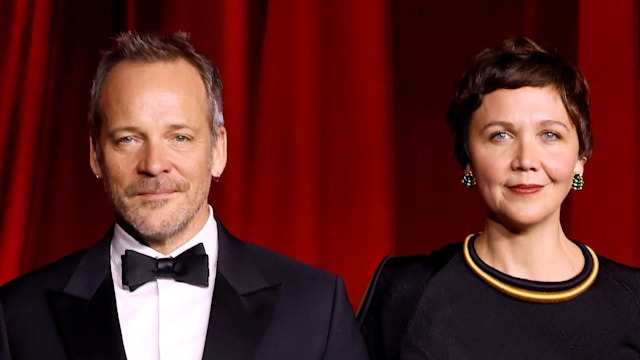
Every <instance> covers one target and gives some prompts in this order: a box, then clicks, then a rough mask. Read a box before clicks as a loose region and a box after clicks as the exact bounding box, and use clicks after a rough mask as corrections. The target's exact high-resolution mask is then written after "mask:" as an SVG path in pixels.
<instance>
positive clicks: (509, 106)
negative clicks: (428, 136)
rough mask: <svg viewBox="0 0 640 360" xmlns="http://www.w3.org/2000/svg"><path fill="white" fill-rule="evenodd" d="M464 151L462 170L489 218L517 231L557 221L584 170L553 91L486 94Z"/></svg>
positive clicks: (572, 131) (529, 89)
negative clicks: (464, 168)
mask: <svg viewBox="0 0 640 360" xmlns="http://www.w3.org/2000/svg"><path fill="white" fill-rule="evenodd" d="M468 151H469V158H470V164H469V165H467V170H471V171H473V175H474V176H475V178H476V181H477V185H478V189H479V190H480V193H481V195H482V198H483V199H484V201H485V203H486V205H487V208H488V215H489V217H490V218H492V219H493V220H495V221H497V222H499V223H501V224H503V225H505V226H507V227H509V228H514V227H515V228H516V229H522V228H525V227H528V226H531V225H535V224H539V223H542V222H544V221H548V220H551V221H559V217H560V205H561V204H562V201H563V200H564V198H565V197H566V196H567V194H568V192H569V190H570V188H571V181H572V177H573V174H574V173H575V172H578V173H580V174H582V172H583V166H584V160H582V159H580V157H579V155H578V152H579V143H578V135H577V132H576V129H575V127H574V126H573V123H572V122H571V119H570V118H569V115H568V114H567V111H566V110H565V108H564V105H563V104H562V101H561V99H560V96H559V94H558V92H557V91H556V90H555V89H554V88H552V87H543V88H535V87H523V88H519V89H514V90H507V89H501V90H496V91H494V92H492V93H489V94H487V95H486V96H485V97H484V100H483V102H482V105H481V106H480V108H478V110H476V112H475V113H474V114H473V116H472V118H471V124H470V126H469V141H468ZM554 219H555V220H554Z"/></svg>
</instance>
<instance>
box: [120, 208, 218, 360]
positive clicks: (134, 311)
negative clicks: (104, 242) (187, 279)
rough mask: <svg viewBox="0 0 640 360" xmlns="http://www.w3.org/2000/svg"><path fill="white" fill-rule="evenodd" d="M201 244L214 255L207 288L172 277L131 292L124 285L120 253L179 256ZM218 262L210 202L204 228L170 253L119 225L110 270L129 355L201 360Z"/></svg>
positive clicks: (132, 359) (132, 358)
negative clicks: (150, 244) (153, 245)
mask: <svg viewBox="0 0 640 360" xmlns="http://www.w3.org/2000/svg"><path fill="white" fill-rule="evenodd" d="M199 243H202V244H204V248H205V251H206V252H207V255H208V256H209V286H208V287H206V288H203V287H199V286H195V285H190V284H186V283H182V282H177V281H174V280H173V279H158V280H157V281H150V282H148V283H146V284H144V285H142V286H140V287H139V288H137V289H136V290H135V291H129V289H128V287H124V286H123V285H122V258H121V256H122V255H124V252H125V250H134V251H137V252H139V253H141V254H144V255H147V256H151V257H154V258H163V257H169V256H171V257H176V256H178V255H180V254H181V253H182V252H184V251H185V250H187V249H189V248H191V247H193V246H194V245H197V244H199ZM217 260H218V230H217V226H216V221H215V219H214V218H213V209H212V208H211V206H209V219H208V220H207V222H206V224H205V225H204V227H203V228H202V229H201V230H200V231H199V232H198V233H197V234H196V235H195V236H194V237H193V238H192V239H191V240H189V241H187V242H186V243H185V244H183V245H182V246H180V247H179V248H178V249H176V250H175V251H174V252H172V253H171V254H169V255H168V256H167V255H163V254H161V253H159V252H157V251H155V250H154V249H152V248H150V247H148V246H146V245H143V244H141V243H140V242H138V241H137V240H135V239H134V238H133V237H131V236H130V235H129V234H127V233H126V232H125V231H124V230H123V229H122V228H121V227H120V226H118V225H116V226H115V229H114V233H113V240H112V241H111V274H112V276H113V284H114V287H115V295H116V305H117V308H118V319H119V321H120V329H121V330H122V341H123V342H124V349H125V352H126V355H127V359H129V360H191V359H193V360H195V359H198V360H200V359H202V354H203V352H204V343H205V339H206V335H207V327H208V324H209V314H210V312H211V301H212V298H213V285H214V284H215V277H216V264H217Z"/></svg>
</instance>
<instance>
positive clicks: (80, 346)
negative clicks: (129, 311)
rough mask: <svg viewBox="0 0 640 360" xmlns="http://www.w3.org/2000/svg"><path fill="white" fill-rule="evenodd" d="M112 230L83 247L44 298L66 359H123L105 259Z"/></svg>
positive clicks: (106, 259) (108, 270)
mask: <svg viewBox="0 0 640 360" xmlns="http://www.w3.org/2000/svg"><path fill="white" fill-rule="evenodd" d="M111 238H112V232H111V231H110V232H109V233H108V234H107V235H105V237H104V238H103V239H102V240H100V242H99V243H98V244H96V245H95V246H94V247H92V248H90V249H89V250H87V252H86V253H85V254H84V255H83V257H82V258H81V259H80V262H79V263H78V266H77V268H76V269H75V271H74V272H73V274H72V275H71V277H70V278H69V282H68V283H67V284H66V286H65V288H64V289H63V290H62V291H53V290H49V291H48V292H47V293H46V297H47V301H48V302H49V306H50V307H51V311H52V313H53V316H54V318H55V320H56V324H57V326H58V331H59V333H60V337H61V339H62V343H63V344H64V347H65V349H66V350H67V352H68V353H69V358H70V359H109V360H112V359H113V360H118V359H121V360H124V359H126V356H125V352H124V345H123V343H122V335H121V332H120V325H119V322H118V313H117V308H116V300H115V294H114V290H113V280H112V278H111V269H110V263H109V251H110V244H111Z"/></svg>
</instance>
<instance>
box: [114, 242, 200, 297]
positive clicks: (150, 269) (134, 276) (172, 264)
mask: <svg viewBox="0 0 640 360" xmlns="http://www.w3.org/2000/svg"><path fill="white" fill-rule="evenodd" d="M157 279H174V280H175V281H180V282H185V283H189V284H192V285H199V286H202V287H207V286H208V285H209V256H207V253H206V252H205V251H204V245H202V243H200V244H198V245H196V246H194V247H192V248H190V249H189V250H187V251H185V252H183V253H182V254H180V255H178V256H176V257H175V258H171V257H169V258H161V259H155V258H152V257H150V256H147V255H143V254H140V253H139V252H136V251H133V250H127V251H125V252H124V255H122V284H123V285H127V286H128V287H129V291H134V290H135V289H137V288H139V287H140V286H142V285H144V284H145V283H147V282H149V281H155V280H157Z"/></svg>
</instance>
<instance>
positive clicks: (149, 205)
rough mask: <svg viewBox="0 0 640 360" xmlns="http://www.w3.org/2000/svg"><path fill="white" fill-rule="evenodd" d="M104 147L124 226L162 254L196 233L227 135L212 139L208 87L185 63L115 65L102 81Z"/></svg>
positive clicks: (95, 163)
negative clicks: (207, 98)
mask: <svg viewBox="0 0 640 360" xmlns="http://www.w3.org/2000/svg"><path fill="white" fill-rule="evenodd" d="M101 108H102V110H103V114H104V119H103V123H102V127H101V132H100V138H99V139H97V143H98V146H99V147H100V151H97V150H98V149H95V148H94V146H93V144H91V167H92V169H93V171H94V172H95V173H96V174H98V175H100V176H102V177H104V182H105V188H106V191H107V193H108V195H109V197H110V198H111V201H112V202H113V204H114V207H115V211H116V214H117V217H118V221H119V223H121V225H123V227H125V228H126V229H127V230H128V231H130V232H133V235H135V236H138V237H139V238H140V239H141V240H144V241H145V242H147V243H148V244H149V245H150V246H152V247H154V248H156V249H157V250H159V251H161V252H170V251H172V250H173V249H175V248H177V247H178V246H180V245H181V244H183V243H184V242H186V241H187V240H189V239H190V238H191V237H193V236H194V235H195V234H196V233H197V232H198V231H199V230H200V229H201V227H202V226H203V225H204V223H205V222H206V220H207V217H208V208H207V196H208V194H209V186H210V181H211V176H212V175H213V176H219V175H220V174H221V173H222V170H224V166H225V163H226V132H225V129H224V128H222V129H221V132H220V136H219V137H218V139H217V141H216V143H215V146H214V144H212V137H211V131H210V127H209V120H208V118H207V102H206V91H205V87H204V84H203V82H202V80H201V78H200V76H199V74H198V72H197V71H196V69H195V68H194V67H192V66H191V65H190V64H189V63H187V62H186V61H184V60H176V61H172V62H155V63H144V62H131V61H124V62H122V63H119V64H118V65H116V66H115V67H114V68H113V69H112V70H111V72H110V73H109V75H108V77H107V80H106V82H105V85H104V94H103V97H102V101H101Z"/></svg>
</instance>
